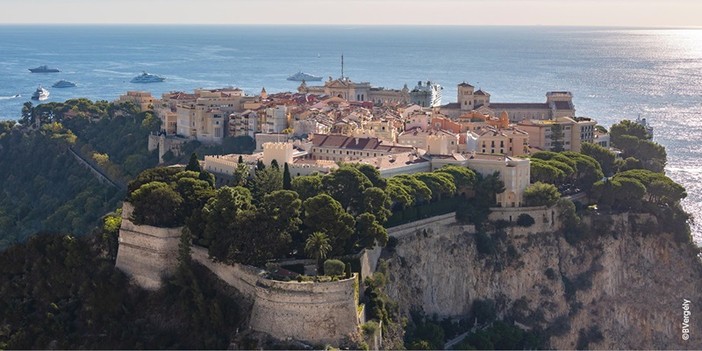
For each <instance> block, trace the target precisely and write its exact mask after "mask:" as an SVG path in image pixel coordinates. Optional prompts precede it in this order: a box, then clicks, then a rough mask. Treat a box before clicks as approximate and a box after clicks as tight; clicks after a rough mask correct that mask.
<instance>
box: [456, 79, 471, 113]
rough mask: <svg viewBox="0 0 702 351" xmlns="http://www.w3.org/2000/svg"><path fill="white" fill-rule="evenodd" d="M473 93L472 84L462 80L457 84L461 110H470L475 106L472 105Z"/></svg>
mask: <svg viewBox="0 0 702 351" xmlns="http://www.w3.org/2000/svg"><path fill="white" fill-rule="evenodd" d="M474 93H475V87H473V86H472V85H470V84H468V83H466V82H463V83H461V84H458V99H457V100H458V103H459V104H460V105H461V110H464V111H470V110H472V109H474V108H475V106H473V101H474V100H475V99H474V97H475V96H474Z"/></svg>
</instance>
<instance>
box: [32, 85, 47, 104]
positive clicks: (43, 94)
mask: <svg viewBox="0 0 702 351" xmlns="http://www.w3.org/2000/svg"><path fill="white" fill-rule="evenodd" d="M48 98H49V91H48V90H46V89H44V88H42V86H41V85H40V86H39V87H38V88H37V90H36V91H35V92H34V94H32V100H39V101H43V100H46V99H48Z"/></svg>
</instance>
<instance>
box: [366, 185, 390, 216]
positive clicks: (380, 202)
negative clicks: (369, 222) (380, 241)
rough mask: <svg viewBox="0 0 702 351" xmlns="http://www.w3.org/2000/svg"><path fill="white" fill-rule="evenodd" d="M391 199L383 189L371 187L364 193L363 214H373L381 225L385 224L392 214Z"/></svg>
mask: <svg viewBox="0 0 702 351" xmlns="http://www.w3.org/2000/svg"><path fill="white" fill-rule="evenodd" d="M391 205H392V203H391V202H390V197H389V196H388V194H386V193H385V191H383V189H380V188H376V187H370V188H368V189H366V190H364V191H363V208H362V211H363V212H368V213H371V214H373V215H374V216H375V218H376V219H377V220H378V222H380V223H385V221H387V219H388V217H389V216H390V215H391V214H392V212H391V211H390V206H391Z"/></svg>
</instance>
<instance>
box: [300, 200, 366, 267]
mask: <svg viewBox="0 0 702 351" xmlns="http://www.w3.org/2000/svg"><path fill="white" fill-rule="evenodd" d="M303 207H304V209H305V218H304V224H305V226H306V227H307V229H308V231H309V232H323V233H325V234H327V237H328V238H329V240H330V243H331V246H332V247H333V248H334V252H333V253H334V254H335V255H341V254H344V253H345V252H346V251H351V250H352V249H353V246H354V244H355V243H354V241H353V240H352V236H353V234H354V232H355V230H354V228H355V221H354V219H353V217H352V216H351V215H350V214H349V213H348V212H346V211H344V209H343V208H342V207H341V204H340V203H339V202H338V201H336V200H335V199H334V198H332V197H331V196H329V195H327V194H320V195H317V196H314V197H311V198H309V199H307V200H305V202H304V203H303Z"/></svg>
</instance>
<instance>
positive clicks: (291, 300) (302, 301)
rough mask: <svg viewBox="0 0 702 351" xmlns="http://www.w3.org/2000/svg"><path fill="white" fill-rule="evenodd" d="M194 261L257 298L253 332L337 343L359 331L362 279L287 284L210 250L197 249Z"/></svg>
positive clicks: (194, 252)
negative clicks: (226, 260)
mask: <svg viewBox="0 0 702 351" xmlns="http://www.w3.org/2000/svg"><path fill="white" fill-rule="evenodd" d="M192 258H193V260H195V261H196V262H198V263H200V264H202V265H203V266H205V267H207V268H208V269H209V270H210V271H212V272H213V273H214V274H215V275H217V276H218V277H219V278H220V279H222V280H223V281H225V282H226V283H227V284H229V285H231V286H232V287H234V288H235V289H237V290H238V291H239V292H241V293H242V294H243V295H245V296H247V297H249V298H250V299H252V300H253V308H252V310H251V316H250V320H249V327H250V328H251V329H253V330H257V331H262V332H265V333H268V334H270V335H271V336H273V337H275V338H278V339H281V340H286V339H289V338H294V339H297V340H303V341H307V342H311V343H332V344H335V343H338V342H339V341H340V340H342V339H343V338H344V337H345V336H348V335H350V334H353V333H356V332H357V330H358V326H359V324H360V316H359V313H358V310H357V308H356V306H357V304H358V301H357V297H356V292H355V290H356V287H355V284H356V279H357V276H356V275H354V276H353V277H352V278H349V279H343V280H339V281H335V282H324V283H315V282H282V281H275V280H270V279H266V278H264V277H263V273H264V272H263V270H260V269H257V268H254V267H250V266H245V265H240V264H234V265H228V264H223V263H219V262H214V261H212V260H211V259H210V258H209V255H208V254H207V249H205V248H201V247H193V254H192Z"/></svg>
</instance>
